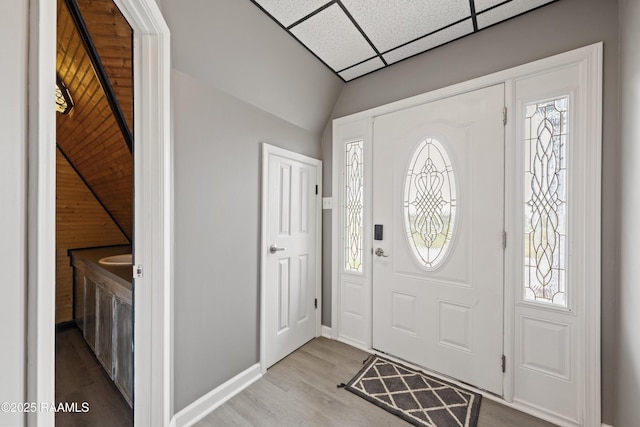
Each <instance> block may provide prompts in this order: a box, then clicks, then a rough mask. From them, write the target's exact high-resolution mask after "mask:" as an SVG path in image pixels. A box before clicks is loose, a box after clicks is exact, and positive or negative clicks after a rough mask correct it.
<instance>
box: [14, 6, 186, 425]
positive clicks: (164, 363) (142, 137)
mask: <svg viewBox="0 0 640 427" xmlns="http://www.w3.org/2000/svg"><path fill="white" fill-rule="evenodd" d="M114 2H115V4H116V6H118V8H119V9H120V10H121V11H122V13H123V15H124V16H125V18H126V19H127V21H128V22H129V24H130V25H131V26H132V28H133V38H134V43H133V45H134V70H133V72H134V97H135V99H136V100H137V101H136V103H135V106H134V108H135V111H134V113H135V116H136V129H135V135H134V141H135V143H134V153H139V154H138V155H135V157H134V176H135V182H134V193H135V196H134V210H135V218H134V228H135V231H136V241H135V248H134V251H135V254H136V259H135V263H136V264H137V265H140V266H141V267H143V277H142V278H139V279H135V280H136V284H140V285H141V286H135V290H134V310H135V313H136V314H135V316H136V318H135V324H134V335H135V337H136V338H135V340H136V341H135V354H134V371H135V377H134V388H135V391H134V405H135V408H136V410H135V411H134V423H135V424H136V425H157V426H168V425H169V424H170V422H171V416H172V413H173V408H172V405H173V403H172V365H173V363H172V360H171V345H172V337H171V324H172V320H171V317H172V305H171V300H172V298H171V294H172V271H173V268H172V264H173V258H172V251H171V240H172V223H173V218H172V216H173V196H172V191H173V183H172V180H173V150H172V133H171V108H170V78H171V74H170V70H171V56H170V41H169V28H168V26H167V25H166V23H165V21H164V18H163V17H162V13H161V12H160V9H159V8H158V5H157V3H156V1H155V0H114ZM29 9H30V12H29V13H30V25H29V46H30V48H29V52H30V58H29V87H30V90H29V112H28V115H29V147H28V150H29V157H30V158H31V159H32V160H31V161H30V164H29V172H28V173H29V186H28V190H27V191H28V210H29V215H28V216H29V218H28V233H27V234H28V236H27V244H28V247H29V249H28V262H27V264H28V270H29V278H28V283H27V289H28V295H29V299H28V301H27V324H28V334H27V337H28V338H27V354H28V355H29V357H28V360H29V363H28V365H27V396H26V399H27V401H30V402H54V401H55V399H54V398H55V392H54V386H55V372H54V371H55V366H54V360H55V337H54V335H53V331H54V329H55V328H54V323H55V320H54V311H55V289H54V287H53V286H51V284H52V283H55V226H54V225H55V224H54V222H55V138H56V133H55V114H56V113H55V110H54V109H53V108H52V98H51V94H52V93H53V91H54V88H55V78H54V75H55V58H56V18H57V17H56V3H55V2H52V1H48V0H30V4H29ZM143 218H144V221H143ZM145 283H153V286H148V285H145ZM152 391H153V392H152ZM54 415H55V414H54V412H31V413H29V414H28V416H27V420H26V422H27V423H28V425H34V426H49V425H53V424H54Z"/></svg>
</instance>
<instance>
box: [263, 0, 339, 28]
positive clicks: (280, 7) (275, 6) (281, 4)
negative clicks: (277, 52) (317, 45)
mask: <svg viewBox="0 0 640 427" xmlns="http://www.w3.org/2000/svg"><path fill="white" fill-rule="evenodd" d="M255 3H257V4H259V5H260V6H261V7H262V8H263V9H264V10H266V11H267V12H269V14H271V16H273V17H274V18H275V19H276V20H277V21H278V22H280V23H281V24H282V25H283V26H284V27H288V26H289V25H291V24H293V23H295V22H297V21H299V20H300V19H302V18H304V17H305V16H307V15H309V14H310V13H311V12H313V11H314V10H316V9H318V8H320V7H322V6H324V5H325V4H327V3H329V1H328V0H255Z"/></svg>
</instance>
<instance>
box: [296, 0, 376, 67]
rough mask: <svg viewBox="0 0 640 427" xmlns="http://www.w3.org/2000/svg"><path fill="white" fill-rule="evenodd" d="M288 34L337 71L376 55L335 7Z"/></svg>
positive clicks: (348, 20) (322, 12) (349, 21)
mask: <svg viewBox="0 0 640 427" xmlns="http://www.w3.org/2000/svg"><path fill="white" fill-rule="evenodd" d="M291 33H292V34H293V35H294V36H296V37H297V38H298V40H300V41H301V42H302V43H303V44H304V45H305V46H307V47H308V48H309V50H311V51H312V52H313V53H315V54H316V55H317V56H318V57H319V58H321V59H322V60H323V61H324V62H325V63H326V64H327V65H328V66H329V67H331V68H333V70H334V71H336V72H338V71H340V70H343V69H345V68H347V67H349V66H351V65H354V64H357V63H359V62H362V61H364V60H366V59H369V58H371V57H374V56H375V55H376V53H375V51H374V50H373V48H372V47H371V45H369V43H368V42H367V40H366V39H365V38H364V37H363V36H362V34H360V32H359V31H358V29H357V28H356V27H355V26H354V25H353V23H352V22H351V20H350V19H349V17H348V16H347V15H346V14H345V13H344V12H343V11H342V9H341V8H340V6H338V5H337V4H333V5H331V6H329V7H328V8H326V9H324V10H323V11H321V12H319V13H318V14H316V15H314V16H312V17H311V18H309V19H307V20H306V21H303V22H302V23H300V24H298V25H296V26H295V27H293V28H291Z"/></svg>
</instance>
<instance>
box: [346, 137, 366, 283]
mask: <svg viewBox="0 0 640 427" xmlns="http://www.w3.org/2000/svg"><path fill="white" fill-rule="evenodd" d="M363 145H364V142H363V141H362V140H360V141H354V142H349V143H347V144H346V152H345V197H344V199H345V204H344V224H345V238H344V241H345V249H344V258H345V260H344V268H345V270H346V271H352V272H362V244H363V242H362V238H363V224H362V220H363V212H364V210H363V209H364V205H363V201H362V194H363V181H364V169H363Z"/></svg>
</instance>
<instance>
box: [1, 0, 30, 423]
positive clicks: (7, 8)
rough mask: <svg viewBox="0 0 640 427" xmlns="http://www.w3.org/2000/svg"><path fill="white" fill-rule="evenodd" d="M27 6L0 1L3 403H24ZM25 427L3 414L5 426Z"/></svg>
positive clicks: (13, 415) (20, 0)
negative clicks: (19, 426)
mask: <svg viewBox="0 0 640 427" xmlns="http://www.w3.org/2000/svg"><path fill="white" fill-rule="evenodd" d="M27 3H28V2H26V1H24V0H2V1H0V58H2V63H3V64H10V66H3V67H0V81H2V82H5V83H6V84H5V85H4V89H3V92H4V95H3V96H4V97H5V100H4V101H3V102H1V103H0V129H2V137H0V153H1V154H0V183H1V184H0V200H2V204H3V207H2V208H1V209H0V236H2V237H0V293H1V294H2V298H0V324H2V328H0V343H2V350H0V402H23V401H24V400H25V337H26V333H25V329H26V328H25V326H26V325H25V315H26V309H25V304H26V299H25V296H26V275H25V270H26V253H25V250H26V243H25V236H26V228H25V227H26V223H25V221H26V166H27V163H26V150H27V112H26V108H27V104H26V97H27V28H28V25H27V21H28V13H27V10H28V4H27ZM23 422H24V416H23V415H22V414H18V413H8V412H2V411H0V425H1V426H18V425H22V423H23Z"/></svg>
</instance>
